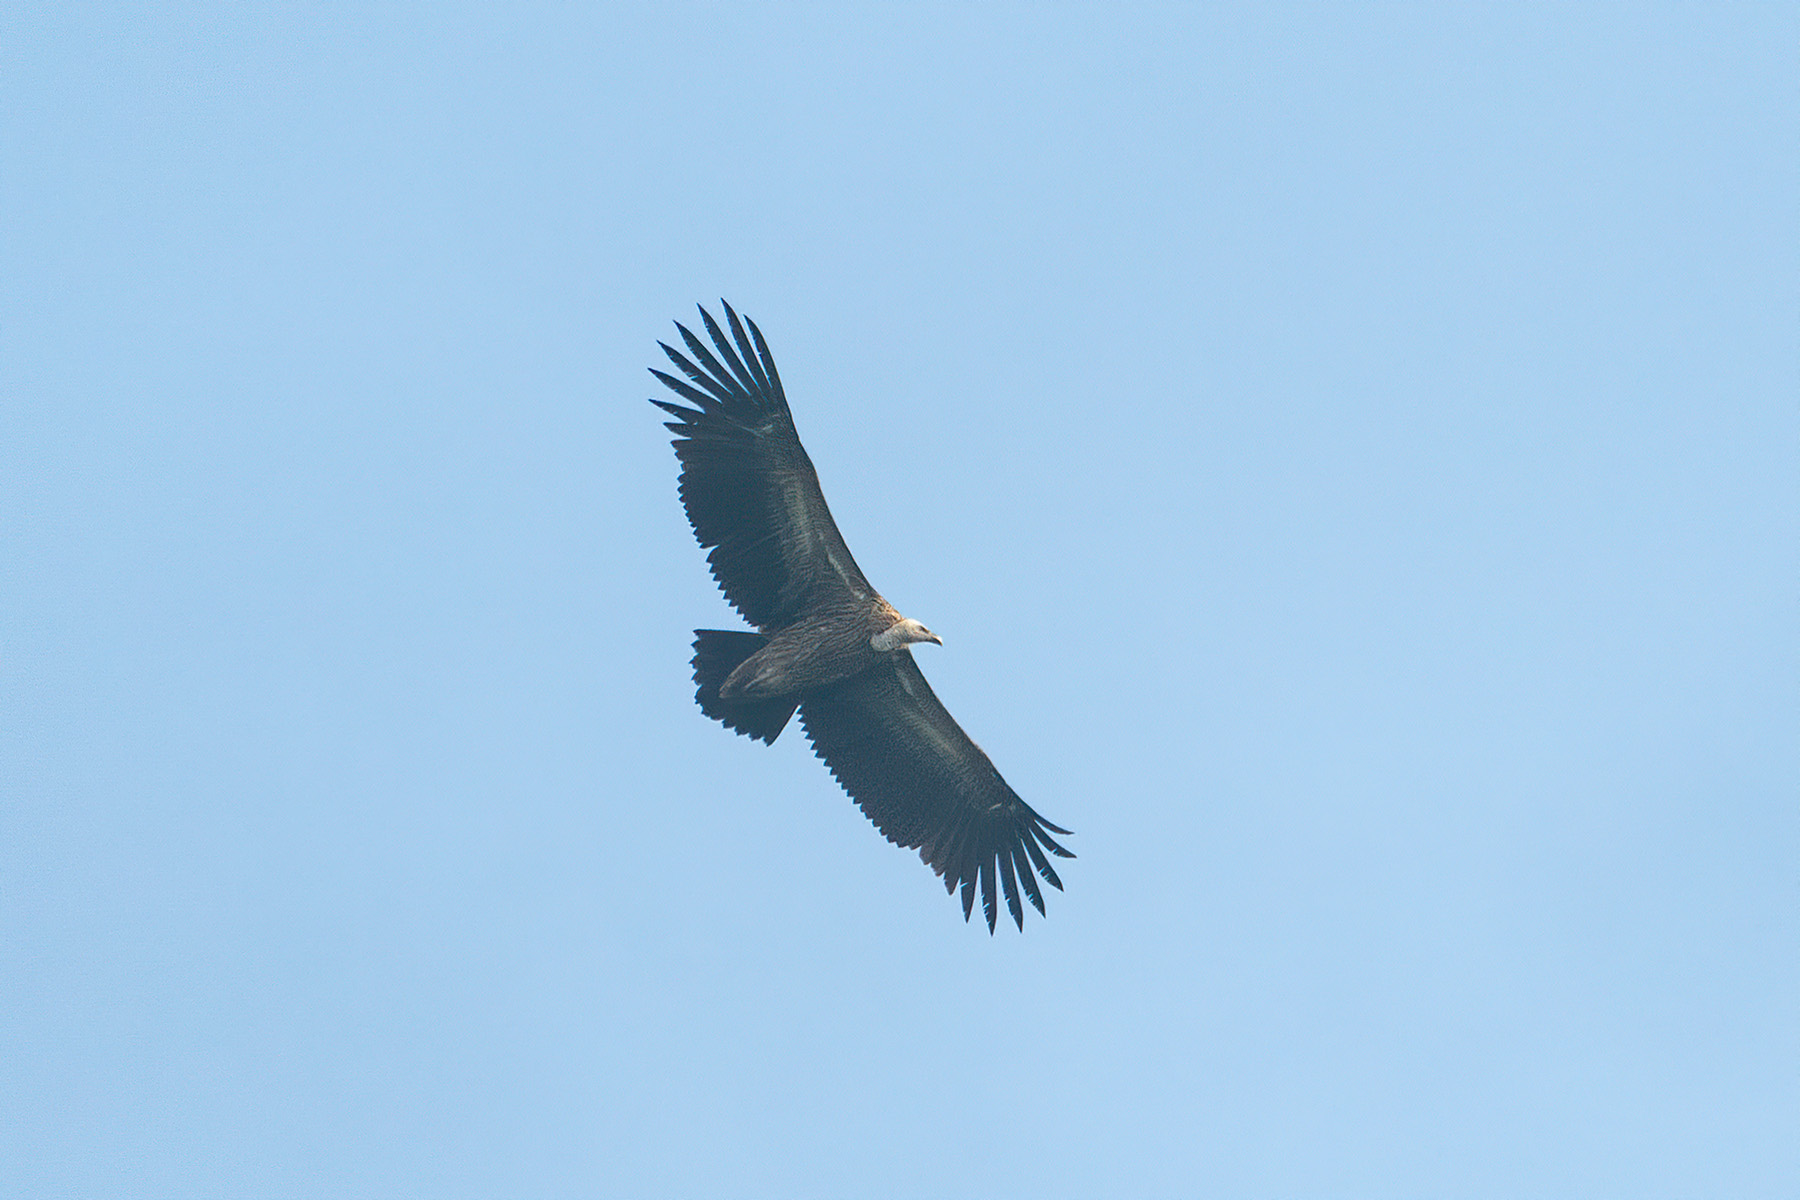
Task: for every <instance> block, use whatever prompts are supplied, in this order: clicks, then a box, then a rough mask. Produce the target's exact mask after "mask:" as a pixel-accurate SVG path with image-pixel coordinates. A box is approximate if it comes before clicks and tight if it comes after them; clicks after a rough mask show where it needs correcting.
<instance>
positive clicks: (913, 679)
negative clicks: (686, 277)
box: [650, 301, 1074, 933]
mask: <svg viewBox="0 0 1800 1200" xmlns="http://www.w3.org/2000/svg"><path fill="white" fill-rule="evenodd" d="M720 304H721V305H723V306H724V310H725V322H726V324H727V325H728V326H729V327H730V330H731V334H730V336H729V338H728V337H727V336H726V334H725V331H724V330H723V329H721V328H720V326H719V324H718V322H717V321H715V320H713V318H712V314H711V313H708V312H707V311H706V309H705V308H701V309H700V320H701V321H702V322H703V323H704V326H705V329H706V332H707V334H708V336H709V337H710V338H711V340H712V346H713V349H712V350H709V349H708V348H707V347H706V345H705V343H703V342H702V341H701V340H700V339H699V338H697V337H695V336H694V335H693V334H692V333H691V332H689V331H688V329H687V328H686V326H683V325H681V324H680V323H679V322H677V324H676V326H675V328H676V329H677V330H679V331H680V333H681V340H682V342H683V344H684V345H685V346H686V347H687V351H688V353H687V354H683V353H682V352H681V351H679V350H676V349H674V348H672V347H671V346H669V345H667V344H666V343H660V342H659V343H658V345H661V346H662V350H663V353H664V354H666V355H668V357H669V361H670V362H671V363H673V364H674V365H675V367H676V369H677V370H678V371H679V372H680V373H681V375H682V376H683V377H684V378H680V379H678V378H676V377H675V376H673V375H669V374H667V373H665V372H663V371H659V370H656V369H655V368H654V367H653V368H651V372H650V373H651V374H653V375H655V376H656V377H657V379H659V380H661V381H662V382H663V384H664V385H666V386H667V387H668V388H669V390H670V391H672V392H674V393H675V394H676V395H677V396H679V397H681V399H683V400H685V401H687V402H688V404H690V405H692V406H693V407H691V408H690V407H685V406H683V405H680V404H670V403H667V402H665V401H662V400H652V401H651V402H650V403H652V404H654V405H656V406H657V407H658V408H661V409H663V410H664V411H665V412H668V413H669V414H671V415H672V416H673V417H674V418H675V420H673V421H669V422H667V423H666V424H667V426H668V428H669V429H671V430H673V431H674V433H675V439H674V446H675V456H676V457H677V458H678V459H680V460H681V502H682V504H683V506H684V507H685V508H686V509H687V515H688V520H689V522H690V523H691V524H692V525H693V527H694V536H695V537H696V538H697V539H698V540H699V542H700V545H701V546H703V547H706V548H708V549H710V551H711V553H709V554H708V555H707V562H708V563H709V564H710V565H711V567H712V574H713V578H714V579H716V580H717V581H718V584H719V587H720V589H721V590H723V591H724V593H725V599H726V600H727V601H729V602H730V604H731V606H732V607H733V608H735V609H737V611H738V612H739V613H740V614H742V615H743V617H744V619H745V620H746V621H748V622H749V623H750V624H752V625H754V626H755V627H756V632H754V633H751V632H748V631H729V630H720V629H697V630H695V631H694V659H693V667H694V683H695V684H696V686H697V691H696V693H695V697H694V698H695V700H696V702H698V704H699V705H700V710H701V711H702V712H704V713H705V714H706V715H707V716H709V717H711V718H712V719H713V720H715V721H718V722H720V723H721V724H723V725H724V726H725V727H726V728H728V729H732V730H735V731H736V732H738V733H740V734H745V735H748V736H750V737H753V738H760V739H762V740H763V741H764V742H773V741H774V740H775V738H776V737H777V736H778V735H779V734H780V733H781V731H782V729H783V728H784V727H785V726H786V725H787V723H788V719H789V718H790V717H792V716H793V715H794V710H795V709H798V710H799V711H800V722H801V724H802V726H804V727H805V729H806V736H807V737H808V738H809V739H810V740H811V741H812V745H813V752H814V753H815V754H817V755H818V756H819V757H820V758H821V759H823V760H824V762H825V765H826V766H827V767H829V768H830V769H831V773H832V775H833V776H834V777H835V778H836V779H837V781H838V783H839V784H841V785H842V786H843V789H844V790H845V791H846V792H848V793H849V794H850V797H851V799H853V800H854V801H856V804H857V806H858V807H859V808H861V809H862V811H863V813H864V814H865V815H866V816H867V817H868V818H869V819H870V820H871V821H873V822H874V823H875V827H876V828H877V829H879V830H880V831H881V832H882V834H883V835H885V836H886V837H887V839H888V840H889V841H891V842H894V843H895V844H897V845H900V846H905V847H907V848H909V849H916V850H918V852H919V857H920V858H922V859H923V860H924V861H925V863H926V865H928V866H929V867H930V868H931V869H932V870H933V871H935V872H936V873H937V874H938V876H939V877H940V878H942V879H943V881H944V888H945V890H946V891H948V892H949V893H950V894H951V895H955V894H956V891H957V889H958V888H961V889H962V909H963V919H964V920H965V921H966V920H968V919H969V915H970V912H971V911H972V909H973V906H974V901H975V893H976V890H977V888H978V887H979V889H980V892H981V911H982V914H983V915H984V916H985V917H986V918H987V925H988V932H989V933H992V932H993V930H994V921H995V916H996V911H997V905H996V895H995V893H996V888H997V889H998V891H999V893H1000V894H1001V895H1002V896H1004V898H1005V900H1006V907H1007V910H1008V911H1009V912H1010V913H1011V914H1012V918H1013V922H1014V923H1015V924H1016V925H1018V927H1019V928H1020V929H1021V930H1023V929H1024V928H1025V915H1024V910H1023V908H1022V907H1021V905H1020V903H1019V893H1020V891H1021V890H1023V891H1024V893H1025V897H1026V899H1028V900H1030V901H1031V904H1032V907H1034V908H1036V909H1037V910H1038V912H1040V913H1042V912H1043V911H1044V896H1043V892H1042V891H1041V890H1040V889H1039V887H1038V878H1039V877H1042V879H1043V880H1044V882H1046V883H1048V884H1050V885H1051V886H1052V887H1054V888H1057V889H1058V890H1061V888H1062V880H1060V879H1059V878H1057V875H1056V870H1055V869H1054V868H1053V867H1052V866H1051V865H1050V859H1049V857H1048V856H1049V855H1054V856H1056V857H1059V858H1073V857H1074V855H1073V854H1071V853H1070V852H1069V851H1067V850H1065V849H1063V847H1061V846H1059V845H1058V844H1057V843H1056V841H1055V839H1053V838H1052V837H1051V836H1050V835H1051V834H1053V833H1059V834H1064V835H1067V834H1068V832H1069V831H1068V830H1066V829H1062V828H1059V827H1058V826H1055V825H1052V824H1051V823H1050V822H1048V821H1046V820H1045V819H1044V818H1043V817H1041V816H1039V815H1038V814H1037V813H1036V812H1035V811H1033V809H1032V807H1031V806H1030V805H1029V804H1026V803H1025V801H1023V800H1021V799H1020V798H1019V795H1018V793H1017V792H1015V791H1013V790H1012V788H1010V787H1008V786H1007V783H1006V780H1004V779H1002V778H1001V777H1000V772H998V771H996V770H995V769H994V764H993V763H992V762H991V761H990V760H989V759H988V756H987V755H986V754H984V753H983V752H982V750H981V747H979V746H977V745H976V744H975V743H974V742H973V741H972V740H970V738H969V735H968V734H966V733H964V732H963V731H962V727H961V726H959V725H958V724H957V723H956V721H955V720H954V719H953V718H952V717H951V716H950V714H949V712H947V711H946V710H945V708H944V706H943V704H942V703H941V702H940V701H939V700H938V698H937V696H936V695H934V694H933V693H932V690H931V685H930V684H928V683H926V682H925V676H924V675H923V674H921V673H920V671H919V666H918V664H917V663H915V662H914V661H913V656H912V651H911V650H909V649H908V648H907V647H908V646H909V645H911V644H913V643H915V642H937V643H938V644H939V645H942V644H943V643H942V642H941V641H940V640H939V638H938V636H937V635H936V634H934V633H932V632H931V631H930V630H929V629H927V628H925V626H923V625H921V624H920V623H919V622H917V621H914V620H910V619H908V618H906V617H903V616H901V615H900V614H899V613H898V612H896V611H895V610H894V607H893V605H891V604H889V603H888V602H887V601H886V600H884V599H882V597H881V594H880V593H879V592H877V591H876V590H875V589H874V588H873V587H871V586H869V581H868V580H867V579H865V578H863V573H862V571H861V570H860V569H859V568H858V567H857V565H856V560H855V559H854V558H852V557H851V556H850V548H849V547H848V546H846V545H845V544H844V538H843V535H842V534H840V533H839V532H838V527H837V523H836V522H835V521H833V520H832V519H831V510H830V509H829V508H827V507H826V506H825V494H824V493H823V492H822V491H820V490H819V477H818V474H817V472H815V471H814V470H813V465H812V460H811V459H810V458H808V457H807V456H806V451H805V450H804V449H802V448H801V446H800V437H799V434H798V433H796V432H795V429H794V419H793V415H792V414H791V413H790V412H789V411H788V402H787V396H786V395H785V394H784V393H783V391H782V388H781V376H780V375H778V374H776V371H775V360H774V359H773V358H771V357H770V355H769V347H768V344H767V343H766V342H764V340H763V335H762V331H761V330H759V329H758V328H757V327H756V322H754V321H751V320H748V319H747V318H746V319H743V320H740V319H739V317H738V314H737V313H735V312H733V311H732V308H731V306H730V305H729V304H725V303H724V301H720ZM746 331H748V332H747V333H746ZM714 350H716V351H717V354H716V355H715V354H714ZM690 356H691V357H690Z"/></svg>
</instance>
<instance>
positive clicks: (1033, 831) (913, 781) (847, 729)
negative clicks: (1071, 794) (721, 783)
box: [800, 650, 1075, 933]
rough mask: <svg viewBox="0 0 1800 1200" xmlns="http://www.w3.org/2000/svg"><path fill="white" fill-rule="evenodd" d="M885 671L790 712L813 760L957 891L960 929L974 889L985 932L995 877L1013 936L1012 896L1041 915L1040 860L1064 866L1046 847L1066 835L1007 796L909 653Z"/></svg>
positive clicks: (1018, 914) (1046, 868) (1049, 872)
mask: <svg viewBox="0 0 1800 1200" xmlns="http://www.w3.org/2000/svg"><path fill="white" fill-rule="evenodd" d="M892 660H893V661H892V662H891V663H886V664H883V665H881V666H878V667H876V668H874V669H873V670H870V671H864V672H863V673H862V674H860V675H856V676H853V677H851V678H850V679H846V680H845V681H844V682H842V683H839V684H835V685H833V686H831V687H829V688H826V689H824V690H823V691H821V692H819V693H818V694H817V695H814V696H811V697H809V698H808V699H807V700H806V701H805V702H804V703H802V704H801V706H800V720H801V723H802V724H804V725H805V727H806V736H807V737H808V738H810V739H812V744H813V751H814V753H816V754H817V755H818V756H819V757H820V758H822V759H824V760H825V765H826V766H828V767H830V768H831V773H832V775H833V776H835V777H836V778H837V781H838V782H839V783H840V784H842V785H843V787H844V790H845V791H846V792H849V793H850V797H851V799H853V800H855V801H856V804H857V807H859V808H861V809H862V810H863V813H864V814H865V815H867V816H868V818H869V819H870V820H871V821H873V822H875V827H876V828H877V829H879V830H881V832H882V833H883V834H885V835H886V836H887V839H888V840H889V841H891V842H895V843H898V844H899V845H902V846H906V847H909V848H916V849H917V850H918V851H919V857H920V858H922V859H924V860H925V862H926V864H927V865H928V866H930V867H931V869H932V870H933V871H936V872H937V873H938V874H939V875H940V876H942V877H943V880H944V889H945V890H946V891H948V892H950V893H952V894H954V893H955V892H956V889H957V887H958V886H960V887H961V888H962V906H963V919H964V920H967V919H968V916H969V913H970V911H971V910H972V909H973V907H974V902H975V886H976V883H977V881H978V880H979V882H980V885H981V911H982V914H983V915H984V916H986V917H987V923H988V931H989V932H990V933H991V932H993V929H994V918H995V915H996V911H995V895H994V892H995V887H994V884H995V878H996V876H998V879H999V884H1000V890H1001V891H1002V892H1003V893H1004V895H1005V897H1006V907H1007V909H1008V911H1010V912H1011V913H1012V918H1013V920H1014V922H1016V923H1017V924H1018V926H1019V928H1020V929H1023V928H1025V914H1024V910H1023V909H1022V908H1021V907H1020V905H1019V888H1020V886H1023V887H1024V889H1025V896H1026V898H1027V899H1029V900H1030V901H1031V903H1032V906H1033V907H1035V908H1036V909H1037V910H1038V911H1039V912H1040V913H1041V912H1043V911H1044V898H1043V895H1042V893H1041V892H1040V891H1039V890H1038V884H1037V876H1038V875H1042V876H1043V877H1044V880H1045V882H1047V883H1049V884H1050V885H1051V886H1052V887H1055V888H1057V889H1058V890H1061V888H1062V880H1060V879H1058V878H1057V877H1056V871H1055V870H1054V869H1052V867H1051V866H1050V862H1049V860H1048V859H1047V858H1046V857H1045V856H1044V852H1045V851H1046V850H1047V851H1049V852H1050V853H1051V854H1054V855H1057V856H1058V857H1061V858H1074V857H1075V856H1074V855H1073V854H1071V853H1069V851H1067V850H1065V849H1063V848H1062V847H1061V846H1059V845H1057V844H1056V842H1055V841H1054V840H1053V839H1052V838H1051V837H1050V834H1052V833H1061V834H1067V833H1068V832H1069V831H1068V830H1066V829H1060V828H1058V827H1057V826H1055V825H1052V824H1050V822H1048V821H1046V820H1044V818H1042V817H1040V816H1038V814H1037V813H1036V812H1034V811H1032V808H1031V806H1030V805H1029V804H1026V803H1025V801H1023V800H1021V799H1019V795H1018V793H1017V792H1015V791H1013V790H1012V788H1010V787H1008V786H1007V783H1006V780H1004V779H1002V778H1000V772H998V771H996V770H995V769H994V764H993V763H992V762H991V761H990V760H989V759H988V756H987V755H986V754H984V753H982V750H981V747H980V746H977V745H976V744H975V743H974V742H973V741H971V740H970V738H969V735H968V734H966V733H964V732H963V731H962V727H961V726H959V725H958V724H957V723H956V721H955V720H954V719H953V718H952V717H951V716H950V713H949V712H948V711H947V710H946V709H945V708H944V705H943V703H942V702H941V701H939V700H938V698H937V696H936V695H935V694H934V693H933V692H932V690H931V685H930V684H928V683H926V682H925V676H924V675H923V674H922V673H921V672H920V671H919V666H918V664H917V663H915V662H914V661H913V656H912V652H911V651H908V650H896V651H894V652H893V655H892Z"/></svg>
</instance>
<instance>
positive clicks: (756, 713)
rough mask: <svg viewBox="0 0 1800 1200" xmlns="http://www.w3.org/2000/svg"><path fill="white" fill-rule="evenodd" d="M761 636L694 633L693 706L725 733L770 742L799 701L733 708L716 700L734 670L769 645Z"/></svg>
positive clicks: (720, 631) (755, 702) (710, 631)
mask: <svg viewBox="0 0 1800 1200" xmlns="http://www.w3.org/2000/svg"><path fill="white" fill-rule="evenodd" d="M768 643H769V639H768V638H766V637H764V636H763V635H762V634H760V633H742V632H733V631H728V630H724V629H696V630H694V682H695V683H696V684H697V685H698V688H697V690H696V691H695V692H694V702H695V703H696V704H698V705H699V706H700V711H701V712H703V713H705V714H706V715H707V716H709V717H711V718H712V719H713V720H715V721H718V722H720V723H721V724H723V725H724V726H725V728H727V729H735V730H736V731H737V732H739V733H745V734H749V735H750V736H751V737H753V738H761V739H762V740H763V741H765V742H773V741H774V740H775V739H776V738H777V737H779V736H780V735H781V730H782V727H783V726H785V725H786V724H787V723H788V718H789V717H791V716H793V715H794V710H795V709H796V708H798V707H800V701H799V700H797V699H796V700H752V701H749V702H748V703H742V704H733V703H730V702H728V701H725V700H721V699H719V688H720V686H722V685H723V684H724V682H725V677H726V676H728V675H730V674H731V673H732V672H733V671H735V670H737V667H738V664H739V663H741V662H743V661H744V660H745V659H746V658H749V657H750V656H751V655H752V654H755V653H756V652H757V651H758V650H761V649H762V648H763V647H764V646H766V645H768Z"/></svg>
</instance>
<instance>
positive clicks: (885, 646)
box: [869, 617, 944, 654]
mask: <svg viewBox="0 0 1800 1200" xmlns="http://www.w3.org/2000/svg"><path fill="white" fill-rule="evenodd" d="M914 642H936V643H937V644H938V645H940V646H941V645H943V644H944V639H943V638H941V637H939V636H938V635H937V634H935V633H933V632H931V630H929V629H927V628H925V627H924V626H923V625H921V624H919V623H918V622H917V621H915V620H913V619H912V618H911V617H901V618H900V619H899V620H898V621H895V622H894V623H893V624H892V625H889V626H888V627H887V628H886V629H884V630H882V631H881V632H880V633H878V634H876V635H875V636H874V637H872V638H870V639H869V645H871V646H873V647H875V649H877V650H880V651H881V652H882V653H884V654H885V653H886V652H887V651H889V650H898V649H899V648H900V647H902V646H910V645H911V644H912V643H914Z"/></svg>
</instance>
